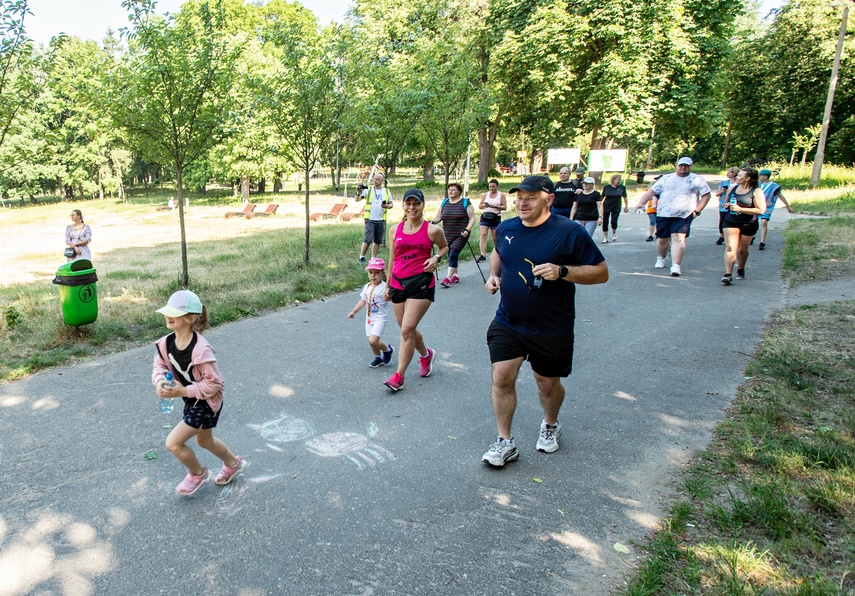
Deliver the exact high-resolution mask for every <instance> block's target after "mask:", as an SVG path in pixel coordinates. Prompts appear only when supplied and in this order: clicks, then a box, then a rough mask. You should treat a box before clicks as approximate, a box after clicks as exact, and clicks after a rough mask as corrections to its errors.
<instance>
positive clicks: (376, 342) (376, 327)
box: [347, 257, 395, 368]
mask: <svg viewBox="0 0 855 596" xmlns="http://www.w3.org/2000/svg"><path fill="white" fill-rule="evenodd" d="M365 270H366V271H367V272H368V283H367V284H365V287H363V288H362V293H360V294H359V302H357V303H356V306H354V307H353V309H352V310H351V311H350V312H349V313H347V316H348V317H349V318H351V319H352V318H353V317H355V316H356V313H358V312H359V311H360V310H362V307H363V306H365V305H366V304H367V305H368V308H367V309H366V311H365V335H367V336H368V345H369V346H371V351H372V352H374V360H372V361H371V362H369V363H368V366H370V367H371V368H377V367H379V366H385V365H387V364H389V362H390V361H391V360H392V352H394V351H395V348H393V347H392V346H391V345H386V344H385V343H383V340H381V339H380V336H381V335H383V330H384V329H385V328H386V307H387V304H388V302H387V300H386V296H385V295H384V294H385V292H386V281H385V278H386V263H385V261H383V259H381V258H380V257H372V258H371V260H370V261H368V266H367V267H366V268H365Z"/></svg>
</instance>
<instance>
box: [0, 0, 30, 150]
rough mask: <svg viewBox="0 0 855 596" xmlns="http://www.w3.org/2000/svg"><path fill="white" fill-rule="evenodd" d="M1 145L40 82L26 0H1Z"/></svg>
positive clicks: (28, 103) (28, 104) (27, 105)
mask: <svg viewBox="0 0 855 596" xmlns="http://www.w3.org/2000/svg"><path fill="white" fill-rule="evenodd" d="M0 10H2V14H0V147H1V146H2V145H3V143H4V141H5V140H6V137H7V135H8V134H9V133H10V131H13V130H14V128H15V123H16V118H17V116H18V115H19V114H20V113H21V112H23V111H25V110H26V109H27V108H28V107H29V106H30V105H32V102H33V100H34V99H35V97H36V95H37V93H38V89H39V85H38V73H39V68H38V67H39V64H38V59H37V56H36V54H35V51H34V49H33V44H32V42H31V41H30V40H29V39H28V38H27V36H26V30H25V28H24V19H25V17H26V16H27V15H28V14H30V11H29V8H27V0H2V2H0Z"/></svg>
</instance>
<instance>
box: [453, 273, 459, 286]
mask: <svg viewBox="0 0 855 596" xmlns="http://www.w3.org/2000/svg"><path fill="white" fill-rule="evenodd" d="M451 283H453V284H459V283H460V278H459V277H457V274H456V273H455V274H454V275H452V276H451Z"/></svg>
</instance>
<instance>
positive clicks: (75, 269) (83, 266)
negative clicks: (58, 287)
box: [56, 259, 95, 277]
mask: <svg viewBox="0 0 855 596" xmlns="http://www.w3.org/2000/svg"><path fill="white" fill-rule="evenodd" d="M90 273H95V269H94V268H93V267H92V261H90V260H89V259H77V260H76V261H71V262H70V263H63V264H62V265H60V266H59V269H57V270H56V274H57V275H58V276H64V277H69V276H75V275H89V274H90Z"/></svg>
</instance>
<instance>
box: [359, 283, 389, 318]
mask: <svg viewBox="0 0 855 596" xmlns="http://www.w3.org/2000/svg"><path fill="white" fill-rule="evenodd" d="M385 293H386V282H385V281H381V282H380V283H379V284H377V285H376V286H375V285H374V284H372V283H371V282H368V283H367V284H365V287H364V288H362V293H361V294H360V295H359V298H360V299H362V300H365V318H366V321H367V322H369V323H379V322H380V321H385V320H386V307H387V305H388V302H387V301H386V298H385V297H384V294H385Z"/></svg>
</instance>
